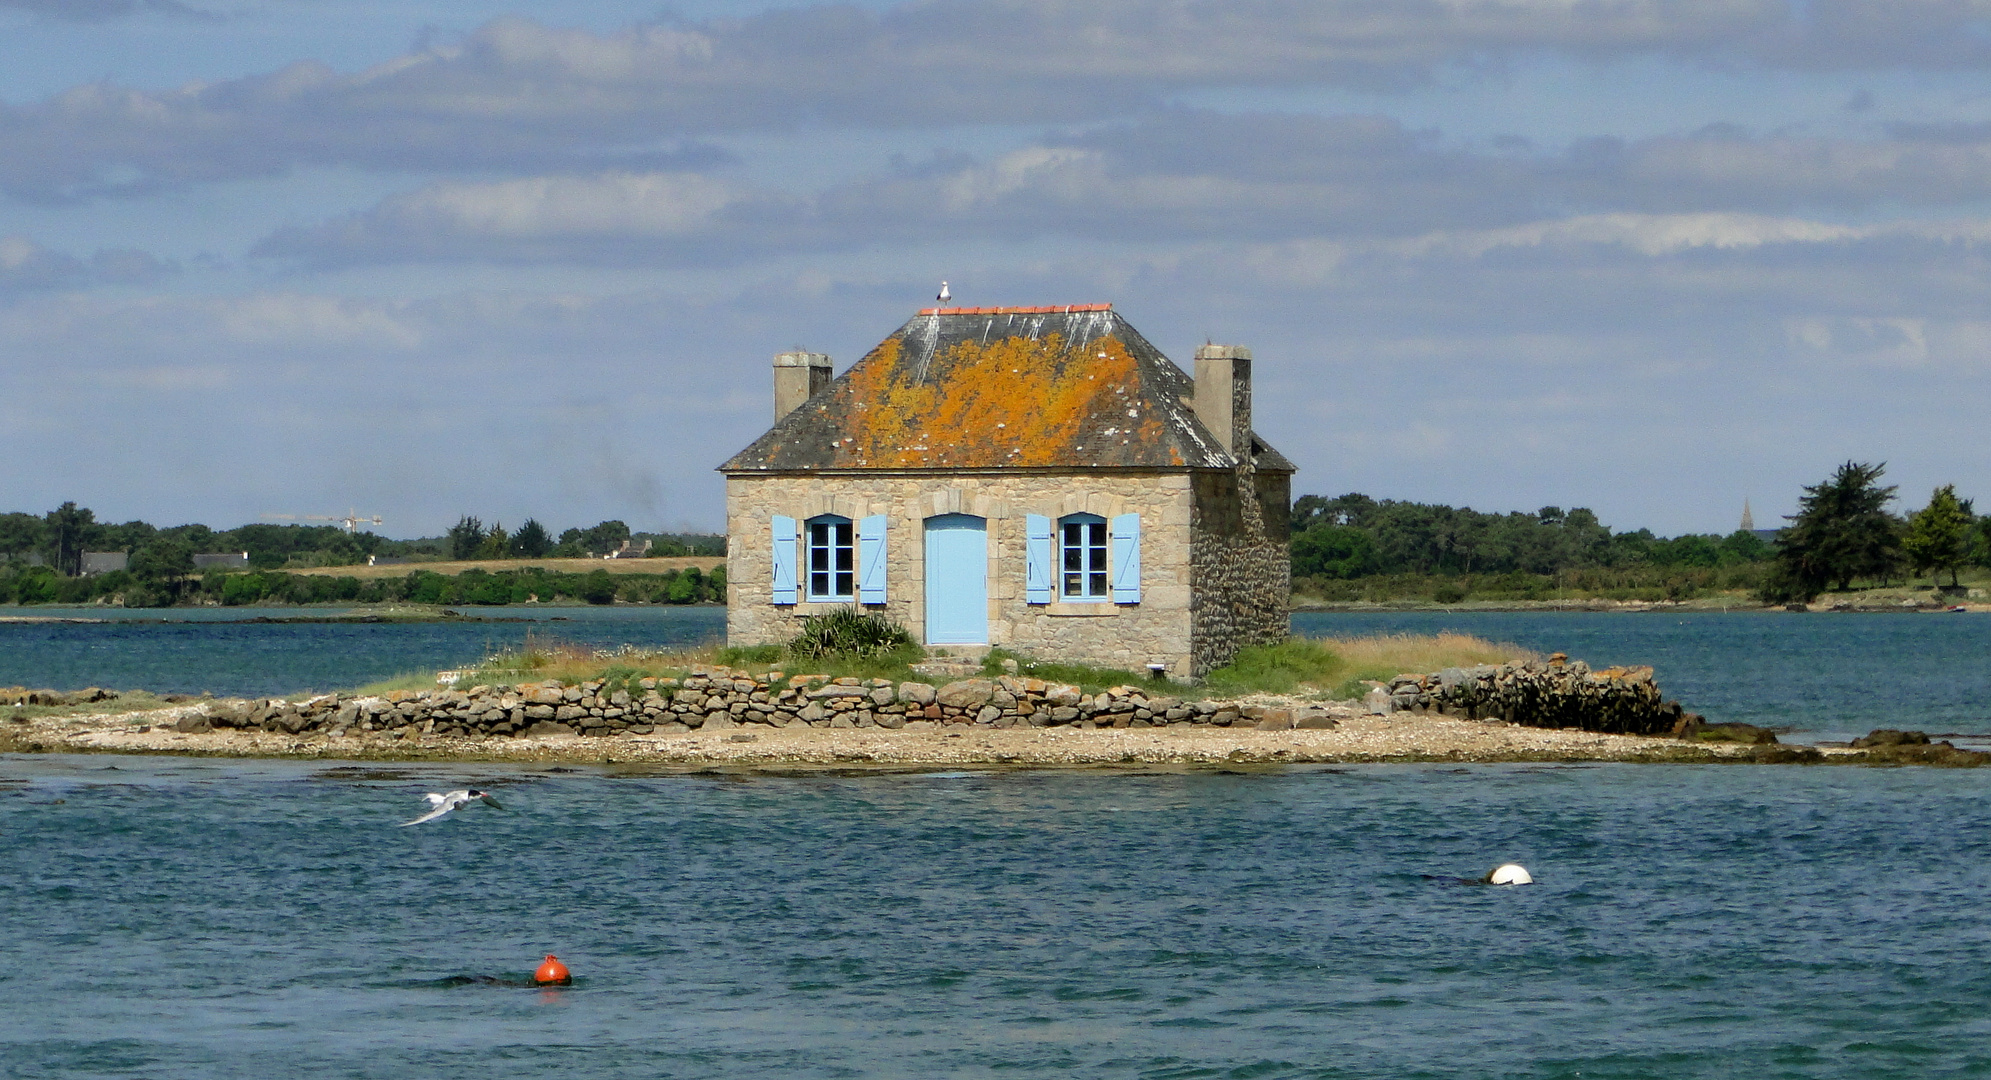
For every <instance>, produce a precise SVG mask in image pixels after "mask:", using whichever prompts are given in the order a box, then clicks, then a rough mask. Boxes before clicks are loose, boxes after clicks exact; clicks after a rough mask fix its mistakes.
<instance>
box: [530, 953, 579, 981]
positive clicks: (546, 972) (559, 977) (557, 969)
mask: <svg viewBox="0 0 1991 1080" xmlns="http://www.w3.org/2000/svg"><path fill="white" fill-rule="evenodd" d="M532 981H533V982H536V983H540V984H542V985H543V984H546V983H570V982H573V981H574V976H573V973H571V972H569V971H568V970H567V965H565V964H563V963H561V962H560V958H559V957H557V956H554V955H553V954H552V953H547V954H546V962H545V963H543V964H541V965H539V970H537V971H534V972H533V973H532Z"/></svg>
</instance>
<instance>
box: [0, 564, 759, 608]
mask: <svg viewBox="0 0 1991 1080" xmlns="http://www.w3.org/2000/svg"><path fill="white" fill-rule="evenodd" d="M158 554H159V555H161V556H163V558H161V559H160V560H159V561H158V562H156V563H155V562H152V561H151V560H152V558H153V556H152V555H147V557H146V559H143V560H141V559H140V558H139V556H138V555H133V557H132V561H133V563H134V564H135V566H136V569H137V570H138V571H140V572H142V573H143V574H144V575H145V576H144V577H141V576H140V574H139V573H134V572H131V571H126V570H120V571H116V572H113V573H109V574H97V575H94V576H91V577H75V578H65V577H62V576H60V575H58V574H56V572H55V571H54V569H52V568H50V567H46V566H26V565H23V564H21V563H19V562H16V563H13V564H11V565H4V566H0V603H19V604H56V603H60V604H84V603H91V602H101V601H113V602H114V601H116V600H117V599H119V598H122V599H123V601H124V603H125V605H126V606H127V607H147V606H161V605H166V604H171V603H174V602H175V601H176V599H177V601H178V602H182V603H221V604H225V605H229V606H237V605H242V604H257V603H269V604H323V603H361V604H377V603H414V604H440V605H454V604H523V603H527V602H530V601H533V600H538V601H540V602H555V601H562V600H564V601H585V602H588V603H595V604H611V603H630V604H706V603H724V602H725V600H726V570H725V568H724V567H715V568H714V569H713V570H711V571H710V572H704V571H701V570H699V569H698V568H697V567H686V568H684V569H682V570H665V571H662V572H661V573H656V574H610V573H608V572H607V571H606V570H597V571H594V572H592V573H587V574H566V573H560V572H557V571H547V570H544V569H541V568H537V567H528V568H525V569H521V570H499V571H496V572H491V571H486V570H483V569H480V568H472V569H469V570H466V571H464V572H463V573H461V574H457V575H454V576H450V575H444V574H438V573H434V572H433V571H428V570H413V571H411V572H410V573H408V574H406V575H403V576H400V577H391V578H365V579H361V578H356V577H338V576H333V575H327V574H289V573H284V572H283V571H281V570H251V571H248V572H245V573H212V572H210V573H208V574H205V575H201V576H198V577H196V576H192V575H191V574H186V573H184V571H186V570H187V569H188V563H187V562H184V561H181V560H180V559H179V558H178V555H177V553H173V552H166V551H161V552H158ZM173 568H178V569H177V570H175V569H173ZM176 573H177V574H178V575H179V576H175V575H176Z"/></svg>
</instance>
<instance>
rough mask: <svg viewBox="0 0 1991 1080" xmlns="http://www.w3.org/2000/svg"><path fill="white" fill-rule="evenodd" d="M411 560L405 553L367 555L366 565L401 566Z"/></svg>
mask: <svg viewBox="0 0 1991 1080" xmlns="http://www.w3.org/2000/svg"><path fill="white" fill-rule="evenodd" d="M409 561H411V560H409V559H408V557H407V556H405V555H368V556H367V557H366V564H367V565H368V566H401V565H403V564H405V563H407V562H409Z"/></svg>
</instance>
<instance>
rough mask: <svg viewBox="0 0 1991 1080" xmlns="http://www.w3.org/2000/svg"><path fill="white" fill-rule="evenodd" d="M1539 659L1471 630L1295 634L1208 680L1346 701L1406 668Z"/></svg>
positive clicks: (1231, 689)
mask: <svg viewBox="0 0 1991 1080" xmlns="http://www.w3.org/2000/svg"><path fill="white" fill-rule="evenodd" d="M1531 659H1536V657H1535V654H1534V653H1531V652H1529V651H1527V650H1526V649H1523V648H1520V647H1519V646H1516V645H1506V644H1499V643H1495V642H1491V641H1487V640H1485V639H1484V638H1477V637H1473V636H1472V635H1470V634H1451V633H1445V634H1376V635H1372V636H1369V637H1353V638H1293V639H1291V640H1289V641H1284V642H1281V643H1279V644H1277V645H1258V646H1253V647H1252V648H1248V649H1243V650H1240V651H1239V652H1238V654H1237V658H1236V659H1235V660H1233V661H1231V663H1230V664H1228V665H1226V666H1224V667H1221V668H1218V669H1217V670H1215V671H1212V672H1210V674H1209V675H1208V676H1206V677H1205V683H1206V684H1207V685H1208V687H1209V689H1210V690H1211V691H1212V692H1213V693H1217V694H1254V693H1258V694H1300V695H1307V696H1314V697H1322V698H1331V699H1334V700H1346V699H1349V698H1357V697H1361V696H1362V694H1363V693H1364V692H1365V691H1366V690H1367V683H1369V682H1382V681H1384V680H1387V679H1389V678H1391V677H1392V676H1395V675H1401V674H1403V673H1405V672H1432V671H1438V670H1441V669H1443V668H1448V667H1472V666H1475V665H1478V664H1504V663H1507V662H1509V661H1512V660H1531Z"/></svg>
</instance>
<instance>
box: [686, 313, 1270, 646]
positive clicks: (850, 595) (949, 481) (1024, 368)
mask: <svg viewBox="0 0 1991 1080" xmlns="http://www.w3.org/2000/svg"><path fill="white" fill-rule="evenodd" d="M774 414H775V422H774V426H773V427H772V428H770V429H768V431H767V433H766V434H764V435H762V436H761V437H760V438H759V439H757V440H755V441H754V443H753V445H751V446H749V447H747V448H746V449H745V450H742V451H740V452H739V453H738V454H736V455H734V456H733V458H732V459H731V460H729V461H727V462H726V463H725V464H724V465H722V466H720V468H719V471H720V472H722V473H724V474H725V476H726V519H727V520H726V528H727V536H728V544H727V566H726V573H727V578H726V581H727V590H728V595H727V602H728V605H729V606H728V609H727V614H726V631H727V638H728V640H729V641H731V642H732V643H733V644H735V645H753V644H763V643H774V642H781V641H786V640H788V639H789V638H791V637H793V636H794V635H795V633H796V632H797V631H798V629H799V628H800V620H801V619H802V618H803V617H805V616H808V615H812V614H820V613H823V612H826V611H828V610H831V609H834V608H837V607H844V606H850V605H855V606H857V607H858V608H859V609H861V610H865V611H875V612H880V613H883V614H886V615H889V616H890V617H892V618H893V619H895V620H897V621H898V622H900V623H901V624H903V625H904V626H906V627H907V628H908V629H910V630H911V631H912V632H913V634H914V635H915V636H916V637H917V638H918V639H919V640H920V641H921V642H923V643H925V644H927V645H928V646H935V647H940V648H944V649H946V650H948V651H949V652H952V653H955V654H957V655H960V654H967V655H974V654H976V653H978V652H980V651H982V650H983V649H984V648H986V647H988V646H997V645H999V646H1003V647H1005V648H1008V649H1011V650H1014V651H1016V652H1019V653H1022V654H1024V655H1027V656H1031V657H1036V658H1041V659H1045V660H1059V661H1082V662H1087V663H1093V664H1101V665H1107V666H1112V667H1120V668H1130V669H1134V670H1141V669H1143V668H1146V669H1148V670H1151V671H1154V670H1161V671H1166V672H1167V673H1168V674H1170V675H1172V676H1175V677H1178V678H1180V677H1191V676H1196V675H1201V674H1202V673H1204V672H1206V671H1208V670H1210V669H1211V668H1214V667H1219V666H1221V665H1223V664H1225V663H1227V662H1228V661H1229V660H1230V658H1231V657H1232V656H1233V655H1234V654H1235V653H1236V651H1237V650H1238V649H1239V648H1241V647H1243V646H1247V645H1253V644H1260V643H1270V642H1275V641H1280V640H1283V639H1284V638H1285V636H1286V630H1287V599H1288V594H1289V591H1290V587H1291V582H1290V576H1291V573H1290V566H1289V562H1288V556H1287V544H1286V541H1287V509H1288V503H1289V499H1290V496H1291V483H1292V474H1293V466H1292V464H1291V463H1290V462H1288V461H1287V460H1286V459H1285V458H1284V457H1283V456H1281V455H1280V454H1279V452H1278V451H1276V450H1274V449H1272V448H1271V447H1270V446H1268V445H1266V443H1265V442H1264V441H1263V440H1261V439H1259V438H1258V437H1257V436H1256V435H1255V434H1254V433H1253V432H1252V429H1251V353H1250V351H1249V350H1248V349H1244V348H1241V347H1238V346H1231V345H1205V346H1203V347H1202V348H1200V349H1198V350H1197V352H1196V375H1195V378H1193V379H1192V378H1191V377H1190V376H1189V375H1188V374H1187V373H1186V372H1184V371H1183V370H1182V369H1181V368H1179V367H1177V366H1176V365H1175V364H1174V363H1173V362H1171V361H1170V360H1169V359H1168V358H1167V357H1166V356H1164V355H1162V353H1161V352H1160V350H1158V349H1156V348H1155V347H1154V346H1153V345H1151V344H1149V343H1148V341H1147V339H1146V338H1143V337H1142V336H1141V335H1140V333H1139V332H1138V331H1136V330H1135V329H1134V328H1133V327H1132V326H1130V325H1128V323H1127V321H1126V320H1125V319H1122V318H1121V317H1120V316H1119V315H1118V314H1116V313H1115V312H1114V311H1113V310H1112V306H1111V305H1110V304H1099V305H1085V306H1069V307H1025V308H929V309H927V310H924V311H921V312H920V313H919V314H918V315H917V316H915V317H914V318H913V319H912V320H911V321H910V322H908V323H906V324H905V325H904V326H902V327H900V328H899V329H898V330H897V331H896V332H895V333H893V334H892V336H890V337H888V338H886V339H885V340H884V341H883V342H881V343H879V345H878V346H877V347H876V348H874V349H872V350H871V352H870V353H868V354H867V355H866V356H865V357H864V358H863V359H862V360H859V361H858V362H857V363H856V364H855V365H853V366H852V367H851V368H850V370H848V371H846V372H844V373H843V374H842V375H841V376H838V377H835V378H832V377H831V369H830V358H829V357H827V356H824V355H822V354H820V353H806V352H793V353H782V354H781V355H779V356H776V357H775V358H774Z"/></svg>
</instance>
